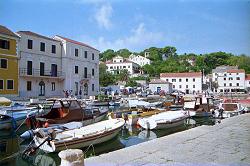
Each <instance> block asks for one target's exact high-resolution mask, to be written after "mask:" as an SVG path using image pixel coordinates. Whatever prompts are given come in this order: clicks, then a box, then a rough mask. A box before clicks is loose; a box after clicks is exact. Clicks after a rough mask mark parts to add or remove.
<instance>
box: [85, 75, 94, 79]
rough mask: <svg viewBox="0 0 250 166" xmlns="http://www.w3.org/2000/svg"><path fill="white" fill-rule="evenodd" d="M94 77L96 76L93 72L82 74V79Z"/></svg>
mask: <svg viewBox="0 0 250 166" xmlns="http://www.w3.org/2000/svg"><path fill="white" fill-rule="evenodd" d="M91 78H94V76H92V75H91V74H83V75H82V79H91Z"/></svg>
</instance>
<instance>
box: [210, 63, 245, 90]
mask: <svg viewBox="0 0 250 166" xmlns="http://www.w3.org/2000/svg"><path fill="white" fill-rule="evenodd" d="M212 81H213V82H214V83H216V84H217V85H218V88H217V89H214V92H223V93H224V92H226V93H227V92H240V91H244V89H245V70H243V69H238V67H237V66H219V67H216V68H215V69H213V70H212Z"/></svg>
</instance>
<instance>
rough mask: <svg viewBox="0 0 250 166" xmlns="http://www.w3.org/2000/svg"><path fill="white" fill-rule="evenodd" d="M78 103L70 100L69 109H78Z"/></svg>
mask: <svg viewBox="0 0 250 166" xmlns="http://www.w3.org/2000/svg"><path fill="white" fill-rule="evenodd" d="M80 108H81V107H80V105H79V103H78V102H77V101H71V103H70V106H69V109H71V110H75V109H80Z"/></svg>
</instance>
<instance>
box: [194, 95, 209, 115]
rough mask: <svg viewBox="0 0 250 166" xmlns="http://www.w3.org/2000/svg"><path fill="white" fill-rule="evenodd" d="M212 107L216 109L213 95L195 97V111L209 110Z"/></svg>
mask: <svg viewBox="0 0 250 166" xmlns="http://www.w3.org/2000/svg"><path fill="white" fill-rule="evenodd" d="M211 109H214V102H213V98H212V97H201V96H198V97H195V104H194V111H205V112H209V111H210V110H211Z"/></svg>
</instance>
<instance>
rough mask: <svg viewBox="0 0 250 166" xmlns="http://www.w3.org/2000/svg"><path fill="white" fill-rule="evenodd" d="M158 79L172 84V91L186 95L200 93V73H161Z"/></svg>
mask: <svg viewBox="0 0 250 166" xmlns="http://www.w3.org/2000/svg"><path fill="white" fill-rule="evenodd" d="M160 79H161V80H165V81H167V82H170V83H172V84H173V89H174V90H179V91H182V92H184V93H186V94H192V93H201V92H202V73H201V72H190V73H161V74H160Z"/></svg>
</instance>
